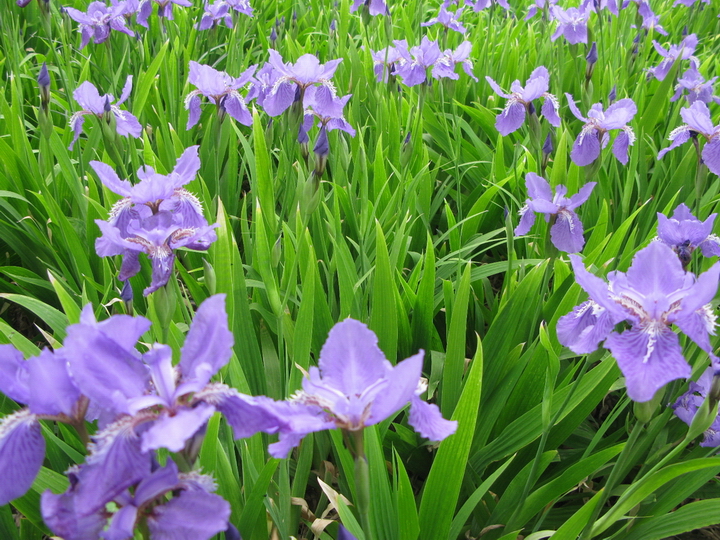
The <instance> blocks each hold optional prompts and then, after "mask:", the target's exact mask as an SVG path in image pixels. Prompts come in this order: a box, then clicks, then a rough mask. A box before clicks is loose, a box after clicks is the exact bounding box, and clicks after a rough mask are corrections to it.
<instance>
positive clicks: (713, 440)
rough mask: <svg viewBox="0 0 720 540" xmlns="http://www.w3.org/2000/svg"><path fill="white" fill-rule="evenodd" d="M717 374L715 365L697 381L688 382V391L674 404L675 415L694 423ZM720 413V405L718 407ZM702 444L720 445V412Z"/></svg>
mask: <svg viewBox="0 0 720 540" xmlns="http://www.w3.org/2000/svg"><path fill="white" fill-rule="evenodd" d="M714 376H715V368H714V367H713V366H711V367H709V368H707V369H706V370H705V371H704V372H703V374H702V375H700V378H699V379H698V380H697V382H692V381H690V383H689V384H688V391H687V392H685V393H684V394H683V395H682V396H680V397H679V398H678V399H677V401H676V402H675V403H674V404H673V405H672V408H673V411H674V412H675V416H677V417H678V418H679V419H680V420H682V421H683V422H685V423H686V424H687V425H688V426H689V425H691V424H692V422H693V419H694V418H695V414H696V413H697V412H698V409H700V406H701V405H702V404H703V401H705V398H706V397H707V395H708V393H709V392H710V388H711V387H712V383H713V377H714ZM718 413H720V406H719V407H718ZM700 446H705V447H711V448H712V447H715V446H720V414H718V416H717V418H715V421H714V422H713V423H712V425H711V426H710V427H709V428H708V429H707V430H705V434H704V437H703V440H702V442H701V443H700Z"/></svg>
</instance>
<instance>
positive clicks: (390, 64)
mask: <svg viewBox="0 0 720 540" xmlns="http://www.w3.org/2000/svg"><path fill="white" fill-rule="evenodd" d="M371 53H372V59H373V71H374V72H375V77H376V80H377V82H388V80H389V78H390V77H394V76H395V69H396V65H395V64H396V63H397V62H398V61H399V60H400V53H399V52H398V50H397V49H396V48H395V47H393V46H392V45H390V46H388V47H385V48H384V49H380V50H379V51H371Z"/></svg>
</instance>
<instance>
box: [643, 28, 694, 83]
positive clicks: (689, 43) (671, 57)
mask: <svg viewBox="0 0 720 540" xmlns="http://www.w3.org/2000/svg"><path fill="white" fill-rule="evenodd" d="M697 44H698V38H697V36H696V35H695V34H690V35H689V36H686V37H685V39H683V40H682V41H681V42H680V44H678V45H670V47H669V48H668V49H666V48H665V47H663V46H662V45H660V44H659V43H658V42H657V41H655V40H653V46H654V47H655V50H656V51H657V52H658V54H659V55H660V56H662V57H663V58H664V60H663V61H662V62H660V63H659V64H658V65H657V66H655V67H652V68H648V70H647V71H648V76H652V77H655V78H656V79H657V80H658V81H662V80H665V77H667V75H668V73H670V68H671V67H672V66H673V64H674V63H675V61H677V60H687V59H690V60H692V61H693V63H695V64H698V63H699V62H698V60H697V59H696V58H695V57H694V56H693V53H694V52H695V47H697Z"/></svg>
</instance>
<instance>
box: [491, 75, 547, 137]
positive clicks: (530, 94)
mask: <svg viewBox="0 0 720 540" xmlns="http://www.w3.org/2000/svg"><path fill="white" fill-rule="evenodd" d="M485 80H487V82H488V83H489V84H490V86H491V87H492V89H493V90H495V93H496V94H498V95H499V96H501V97H504V98H507V99H509V101H508V102H507V105H505V109H503V112H501V113H500V114H499V115H498V116H497V119H496V120H495V127H496V128H497V130H498V131H499V132H500V134H501V135H503V136H505V135H509V134H510V133H512V132H513V131H516V130H517V129H519V128H520V126H522V125H523V123H524V122H525V113H526V112H528V113H530V114H533V111H534V109H535V107H534V106H533V105H532V102H533V101H534V100H536V99H538V98H543V105H542V109H541V111H542V114H543V116H544V117H545V118H547V120H548V122H550V124H552V125H553V126H555V127H560V117H559V116H558V100H557V98H556V97H555V96H554V95H552V94H550V93H548V88H549V85H550V74H549V73H548V70H547V68H546V67H545V66H540V67H538V68H536V69H535V70H533V72H532V73H531V74H530V78H529V79H528V80H527V82H526V83H525V87H524V88H523V87H522V86H520V81H517V80H516V81H514V82H513V83H512V84H511V85H510V91H511V93H510V94H506V93H505V92H504V91H503V90H502V88H500V86H499V85H498V84H497V83H496V82H495V81H494V80H493V79H491V78H490V77H487V76H486V77H485Z"/></svg>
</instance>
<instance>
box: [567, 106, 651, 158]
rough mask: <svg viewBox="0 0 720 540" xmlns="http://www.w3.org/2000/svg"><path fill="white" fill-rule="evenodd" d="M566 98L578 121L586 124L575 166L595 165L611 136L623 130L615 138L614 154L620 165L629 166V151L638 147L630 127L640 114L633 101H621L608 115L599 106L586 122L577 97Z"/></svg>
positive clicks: (592, 109) (577, 141) (575, 153)
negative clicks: (614, 130)
mask: <svg viewBox="0 0 720 540" xmlns="http://www.w3.org/2000/svg"><path fill="white" fill-rule="evenodd" d="M565 97H567V100H568V104H569V105H570V110H571V111H572V113H573V114H574V115H575V118H577V119H578V120H582V121H583V122H585V125H584V126H583V128H582V131H580V135H578V137H577V139H575V144H573V149H572V152H570V157H571V158H572V160H573V162H574V163H575V164H576V165H580V166H581V167H583V166H585V165H589V164H590V163H592V162H593V161H595V160H596V159H597V158H598V157H600V150H601V149H602V148H605V147H606V146H607V144H608V142H609V140H610V135H609V134H608V132H609V131H610V130H611V129H619V130H621V131H620V133H619V134H618V135H617V136H616V137H615V142H613V147H612V152H613V155H614V156H615V157H616V158H617V160H618V161H619V162H620V163H622V164H623V165H626V164H627V162H628V148H629V147H630V146H632V145H633V144H634V143H635V133H634V132H633V130H632V128H631V127H630V126H628V125H627V123H628V122H629V121H630V120H632V119H633V117H634V116H635V113H637V106H636V105H635V102H634V101H633V100H632V99H630V98H625V99H621V100H620V101H617V102H615V103H613V104H612V105H610V106H609V107H608V108H607V110H606V111H603V106H602V103H595V104H594V105H593V106H592V107H590V110H589V111H588V117H587V118H585V117H584V116H583V115H582V114H580V110H579V109H578V108H577V105H575V100H574V99H573V97H572V96H571V95H570V94H565Z"/></svg>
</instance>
